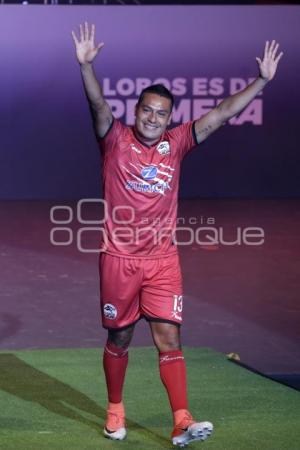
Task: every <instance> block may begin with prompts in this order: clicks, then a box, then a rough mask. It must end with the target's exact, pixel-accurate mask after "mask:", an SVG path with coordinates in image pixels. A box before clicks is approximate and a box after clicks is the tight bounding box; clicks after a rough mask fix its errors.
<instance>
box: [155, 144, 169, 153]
mask: <svg viewBox="0 0 300 450" xmlns="http://www.w3.org/2000/svg"><path fill="white" fill-rule="evenodd" d="M156 150H157V151H158V153H159V154H160V155H168V154H169V153H170V144H169V142H168V141H162V142H160V143H159V144H158V146H157V147H156Z"/></svg>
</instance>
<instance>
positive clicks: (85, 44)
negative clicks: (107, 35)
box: [72, 22, 104, 64]
mask: <svg viewBox="0 0 300 450" xmlns="http://www.w3.org/2000/svg"><path fill="white" fill-rule="evenodd" d="M79 30H80V39H77V36H76V34H75V33H74V31H72V37H73V40H74V43H75V47H76V55H77V59H78V61H79V63H80V64H86V63H91V62H92V61H93V60H94V59H95V57H96V56H97V54H98V52H99V50H101V48H102V47H103V45H104V43H103V42H101V43H100V44H98V45H97V46H95V42H94V39H95V25H92V26H91V30H89V25H88V23H87V22H85V23H84V27H83V26H82V25H81V24H80V25H79Z"/></svg>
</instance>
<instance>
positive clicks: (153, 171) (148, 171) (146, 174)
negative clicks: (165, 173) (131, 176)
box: [141, 166, 157, 181]
mask: <svg viewBox="0 0 300 450" xmlns="http://www.w3.org/2000/svg"><path fill="white" fill-rule="evenodd" d="M141 175H142V177H143V178H144V180H147V181H148V180H154V178H156V175H157V167H155V166H147V167H143V168H142V170H141Z"/></svg>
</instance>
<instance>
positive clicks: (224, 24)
mask: <svg viewBox="0 0 300 450" xmlns="http://www.w3.org/2000/svg"><path fill="white" fill-rule="evenodd" d="M84 20H88V21H89V22H94V23H95V24H96V27H97V40H99V41H102V40H103V41H104V42H105V47H104V49H103V51H102V53H101V54H100V56H99V57H98V58H97V63H96V71H97V74H98V76H99V78H100V79H101V80H103V81H104V83H105V86H106V91H107V98H109V100H110V101H111V102H112V103H111V104H112V105H113V106H114V108H116V109H115V110H116V114H119V115H121V117H122V119H123V120H125V121H128V122H130V121H131V120H132V113H131V111H132V108H133V104H134V101H135V99H136V97H137V93H138V88H139V86H140V85H141V84H142V83H143V81H145V80H143V79H148V80H150V81H151V82H153V81H154V80H156V79H158V78H163V79H165V80H166V82H167V83H168V82H170V83H171V88H172V89H173V90H174V93H177V94H178V95H177V96H176V109H175V114H174V123H177V122H179V121H180V120H182V119H183V120H187V119H189V118H193V117H195V116H197V115H198V114H199V113H202V112H204V111H205V110H206V108H207V107H209V108H210V107H213V106H214V105H215V104H216V103H217V102H218V101H219V100H220V99H221V98H223V97H224V96H226V95H228V94H229V93H231V92H233V90H234V88H235V87H236V86H238V84H239V83H238V82H237V80H235V79H237V78H238V79H241V80H242V81H243V80H248V79H249V78H251V77H255V76H256V74H257V65H256V61H255V56H260V55H261V53H262V50H263V46H264V42H265V40H266V39H276V40H277V41H278V42H280V44H281V48H282V49H283V50H284V52H285V54H284V57H283V59H282V61H281V64H280V67H279V71H278V74H277V75H276V78H275V79H274V81H273V82H272V83H270V85H269V86H267V88H266V89H265V91H264V93H263V95H261V96H258V97H257V99H256V100H255V102H254V103H253V105H251V108H250V109H249V110H248V112H247V113H246V114H244V116H241V117H240V119H239V121H233V122H235V123H232V124H228V125H226V126H224V127H222V129H221V130H218V132H217V133H216V134H214V135H213V136H211V137H210V138H209V139H208V140H207V141H206V143H205V144H204V145H203V146H202V148H200V147H199V148H198V149H197V150H196V151H194V152H193V154H191V155H190V156H189V157H188V158H187V159H186V160H185V162H184V167H183V173H182V186H181V195H183V196H298V195H299V194H300V184H299V183H298V180H299V167H300V164H299V163H300V157H299V150H298V148H297V145H296V131H297V130H298V120H299V113H298V111H299V104H300V91H299V88H298V78H299V73H300V52H299V42H300V27H299V23H300V8H299V7H297V6H272V7H271V6H257V7H255V6H242V7H237V6H176V7H175V6H161V7H159V6H156V7H153V6H148V7H146V6H143V7H137V6H132V7H130V6H126V7H109V6H97V7H96V6H95V7H85V6H74V7H70V6H65V7H63V6H59V7H55V6H1V7H0V55H1V75H0V77H1V84H0V86H1V101H0V123H1V151H0V198H2V199H14V198H20V199H21V198H79V197H87V196H88V197H96V196H98V195H99V192H100V171H99V168H100V158H99V154H98V149H97V144H96V141H95V139H94V136H93V130H92V126H91V120H90V116H89V110H88V106H87V103H86V100H85V97H84V93H83V89H82V85H81V80H80V74H79V68H78V64H77V62H76V59H75V54H74V48H73V42H72V39H71V35H70V32H71V30H72V29H76V27H77V25H78V24H79V23H80V22H83V21H84ZM241 80H240V82H241Z"/></svg>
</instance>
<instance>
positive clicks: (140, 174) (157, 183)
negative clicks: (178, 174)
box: [122, 163, 175, 195]
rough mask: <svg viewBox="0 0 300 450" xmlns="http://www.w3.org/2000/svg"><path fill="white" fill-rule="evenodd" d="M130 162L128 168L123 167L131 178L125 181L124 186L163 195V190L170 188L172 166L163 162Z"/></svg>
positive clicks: (133, 189)
mask: <svg viewBox="0 0 300 450" xmlns="http://www.w3.org/2000/svg"><path fill="white" fill-rule="evenodd" d="M129 164H130V166H131V167H130V169H131V170H129V169H128V168H127V167H125V166H122V167H123V169H124V170H125V171H126V172H127V173H128V174H129V175H130V176H131V177H132V178H133V180H132V179H131V180H130V179H129V180H127V181H126V184H125V188H126V189H129V190H132V191H138V192H151V193H158V194H161V195H165V191H167V190H171V185H170V184H171V181H172V178H173V172H174V170H175V169H174V168H173V167H171V166H167V165H165V164H163V163H159V164H158V165H154V164H151V165H143V164H140V163H137V164H133V163H129Z"/></svg>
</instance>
